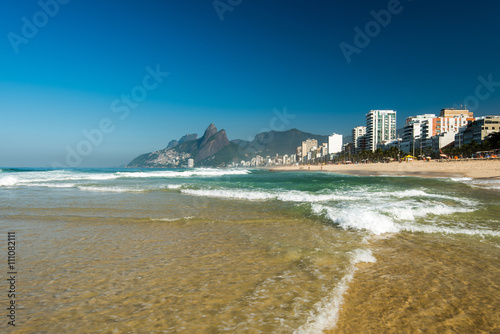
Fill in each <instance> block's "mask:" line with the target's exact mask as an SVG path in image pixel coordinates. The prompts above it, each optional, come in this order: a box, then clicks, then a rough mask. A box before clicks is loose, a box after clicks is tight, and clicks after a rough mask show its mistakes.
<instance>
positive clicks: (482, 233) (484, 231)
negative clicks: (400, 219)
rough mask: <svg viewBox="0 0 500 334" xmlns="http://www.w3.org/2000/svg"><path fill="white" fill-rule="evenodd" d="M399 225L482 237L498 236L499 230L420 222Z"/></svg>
mask: <svg viewBox="0 0 500 334" xmlns="http://www.w3.org/2000/svg"><path fill="white" fill-rule="evenodd" d="M400 227H401V230H404V231H408V232H424V233H444V234H464V235H476V236H482V237H484V236H491V237H500V232H499V231H491V230H487V229H466V228H454V227H443V226H434V225H420V224H410V223H406V224H400Z"/></svg>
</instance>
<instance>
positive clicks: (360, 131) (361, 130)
mask: <svg viewBox="0 0 500 334" xmlns="http://www.w3.org/2000/svg"><path fill="white" fill-rule="evenodd" d="M365 135H366V126H357V127H355V128H354V129H352V142H353V144H354V151H355V152H358V151H361V150H364V149H365V147H364V145H361V142H360V139H362V137H363V136H365Z"/></svg>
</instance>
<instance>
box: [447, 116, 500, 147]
mask: <svg viewBox="0 0 500 334" xmlns="http://www.w3.org/2000/svg"><path fill="white" fill-rule="evenodd" d="M499 131H500V116H483V117H478V118H477V119H476V120H475V121H474V122H470V123H469V124H468V125H467V127H466V128H465V130H464V131H463V132H462V133H461V136H463V138H460V137H461V136H458V140H459V143H455V146H458V147H459V146H461V145H465V144H470V143H472V141H474V142H476V143H478V144H479V143H481V142H482V141H483V140H484V138H485V137H487V136H488V135H490V134H492V133H494V132H499ZM461 139H462V140H461ZM460 141H461V142H460Z"/></svg>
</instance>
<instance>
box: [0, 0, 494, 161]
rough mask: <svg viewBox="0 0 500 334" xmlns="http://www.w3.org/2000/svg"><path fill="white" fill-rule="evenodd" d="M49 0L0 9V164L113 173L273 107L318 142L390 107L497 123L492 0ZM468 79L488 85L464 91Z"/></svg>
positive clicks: (257, 122)
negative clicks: (468, 110) (90, 134)
mask: <svg viewBox="0 0 500 334" xmlns="http://www.w3.org/2000/svg"><path fill="white" fill-rule="evenodd" d="M59 1H60V2H61V3H60V2H57V1H56V0H41V1H40V2H39V1H34V0H23V1H18V0H5V1H2V2H1V4H0V28H1V31H0V36H1V38H0V54H1V58H0V59H1V61H0V116H1V117H0V166H41V167H45V166H51V165H52V163H53V162H54V161H57V162H60V163H62V164H65V159H66V157H67V154H68V153H67V152H68V147H70V148H71V149H74V150H76V149H77V148H78V145H79V144H80V147H79V148H80V150H81V152H88V155H87V156H81V162H78V166H81V167H86V166H116V165H120V164H125V163H127V162H129V161H130V160H131V159H132V158H134V157H135V156H137V155H139V154H141V153H145V152H151V151H153V150H158V149H161V148H164V147H165V146H166V145H167V143H168V142H169V141H170V140H171V139H178V138H179V137H181V136H182V135H184V134H186V133H198V134H200V135H201V134H202V133H203V131H204V130H205V128H206V127H207V126H208V125H209V124H210V123H212V122H213V123H215V125H216V126H217V127H218V128H219V129H226V132H227V134H228V137H229V139H237V138H238V139H248V138H252V137H253V136H254V135H255V134H257V133H258V132H260V131H261V130H263V129H268V128H270V127H271V126H272V124H271V123H273V122H272V119H273V117H275V115H274V113H273V109H275V108H276V109H279V110H283V107H284V106H286V109H287V112H288V114H293V115H295V118H293V119H289V122H288V124H286V127H285V128H286V129H289V128H298V129H300V130H303V131H307V132H312V133H317V134H329V133H333V132H336V133H342V134H349V133H350V130H351V129H352V127H354V126H358V125H364V123H365V114H366V113H367V112H368V111H369V110H370V109H394V110H397V111H398V127H400V126H402V125H403V123H404V119H405V118H406V117H407V116H411V115H416V114H421V113H439V110H440V109H442V108H444V107H450V106H453V105H460V104H463V103H464V101H468V102H471V101H472V102H474V101H479V104H478V105H477V106H474V109H475V110H474V112H475V115H477V116H480V115H489V114H499V106H500V61H499V59H500V37H499V32H500V20H499V19H498V17H500V3H499V2H498V1H493V0H491V1H485V0H479V1H460V0H458V1H430V0H413V1H410V0H401V1H400V2H399V5H397V1H394V0H391V1H369V0H365V1H361V0H360V1H327V0H324V1H306V0H301V1H299V0H287V1H285V0H281V1H263V0H241V1H240V0H220V1H219V2H218V3H216V4H218V6H219V7H218V8H219V13H218V11H217V10H216V8H215V7H214V2H213V1H212V0H207V1H201V0H198V1H195V0H193V1H189V0H184V1H168V0H165V1H160V0H141V1H139V0H137V1H130V0H122V1H95V0H71V1H68V0H64V1H63V0H59ZM230 3H232V4H233V5H230ZM42 4H46V5H42ZM54 4H57V7H56V6H55V5H54ZM396 5H397V6H396ZM224 6H225V7H224ZM43 7H45V9H44V8H43ZM382 10H384V11H388V10H392V12H393V13H391V12H389V13H391V16H390V22H387V21H388V19H387V16H383V15H382V16H381V20H386V21H385V22H383V23H384V25H385V26H382V25H381V24H380V23H377V24H373V22H375V21H374V20H375V18H374V16H373V15H372V14H371V12H372V11H374V12H377V13H380V11H382ZM385 13H387V12H385ZM219 14H220V15H219ZM221 17H222V18H223V20H221ZM372 21H373V22H372ZM370 22H372V23H371V24H370ZM386 23H387V24H386ZM367 24H368V27H369V29H372V30H371V31H369V34H370V35H372V37H369V36H368V37H369V38H370V41H369V44H368V45H363V43H362V42H364V43H365V44H367V43H366V41H361V40H357V44H356V41H355V36H356V34H357V33H356V31H355V30H354V28H355V27H359V29H360V30H361V31H362V32H366V31H365V29H366V27H367ZM377 27H378V29H377ZM30 28H31V29H30ZM33 28H35V29H36V30H33ZM343 42H344V43H345V44H343V45H347V44H349V45H351V46H352V47H357V46H358V47H357V52H355V53H352V54H350V63H349V62H348V61H347V60H346V57H345V56H344V53H343V51H342V49H341V47H340V45H341V43H343ZM356 45H357V46H356ZM351 50H352V49H351ZM148 66H149V67H150V71H154V70H156V69H157V66H158V69H159V71H160V72H168V73H169V75H168V76H165V75H164V74H161V75H162V76H160V77H159V80H161V81H162V82H161V83H158V84H157V82H156V81H154V79H153V78H152V77H146V76H147V75H148V73H149V72H148V70H146V68H147V67H148ZM479 76H482V77H483V78H484V80H486V81H488V76H491V80H490V81H493V84H490V85H489V89H490V90H487V88H485V87H482V88H481V89H480V90H479V95H478V93H477V92H476V88H477V86H478V85H480V84H481V81H479V80H478V77H479ZM145 77H146V85H147V86H148V88H149V90H146V89H145V88H144V86H143V80H144V79H145ZM497 82H498V84H496V83H497ZM132 92H134V93H135V95H134V96H135V97H137V98H140V101H138V102H137V103H136V102H134V101H131V103H134V106H135V108H130V107H127V106H126V104H125V102H122V101H120V99H121V98H122V96H126V95H130V94H131V93H132ZM144 92H146V94H147V96H143V95H141V93H144ZM471 97H472V99H471ZM117 99H118V100H117ZM474 99H476V100H474ZM117 102H118V103H117ZM113 103H115V104H113ZM135 103H136V105H135ZM120 108H121V109H120ZM127 108H128V109H129V113H128V114H124V112H125V111H124V110H125V109H127ZM120 116H121V118H120ZM106 119H109V120H110V121H111V122H112V123H111V125H110V124H105V125H106V126H107V127H106V126H105V128H106V129H107V130H108V131H107V133H103V136H102V137H99V136H97V135H96V137H94V143H95V144H91V145H92V147H90V148H89V147H85V145H84V144H81V143H82V142H83V141H85V140H86V138H85V136H84V134H83V133H82V131H83V130H87V131H91V130H93V129H97V128H99V123H100V122H102V120H105V121H104V122H107V121H106ZM273 124H275V125H277V126H280V125H282V123H273ZM110 127H111V129H110ZM279 129H282V128H281V127H279ZM94 133H95V132H94ZM82 145H83V146H82ZM86 154H87V153H86Z"/></svg>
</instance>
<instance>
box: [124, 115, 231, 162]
mask: <svg viewBox="0 0 500 334" xmlns="http://www.w3.org/2000/svg"><path fill="white" fill-rule="evenodd" d="M197 137H198V135H197V134H191V135H185V136H183V137H182V138H181V139H180V140H179V142H178V143H177V144H176V145H174V146H171V145H173V144H174V141H171V142H170V143H169V146H167V147H166V148H165V149H163V150H160V151H155V152H151V153H146V154H142V155H140V156H138V157H137V158H135V159H133V160H132V161H131V162H130V163H129V164H128V165H127V167H151V168H161V167H178V166H182V165H183V164H186V163H187V160H188V159H190V158H192V159H193V160H194V162H195V163H196V164H197V165H204V164H203V161H204V160H206V159H207V158H209V157H212V156H213V155H215V154H216V153H218V152H219V151H221V150H222V149H223V148H224V147H226V146H229V145H230V143H229V140H228V139H227V135H226V131H225V130H220V131H217V128H216V127H215V125H214V124H210V125H209V126H208V128H207V130H205V133H204V134H203V137H201V138H200V139H196V138H197ZM217 161H218V160H217Z"/></svg>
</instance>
